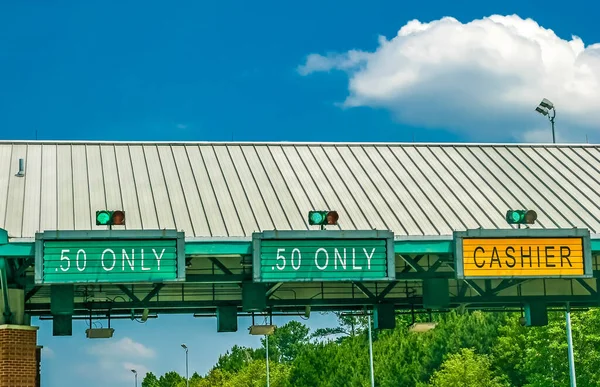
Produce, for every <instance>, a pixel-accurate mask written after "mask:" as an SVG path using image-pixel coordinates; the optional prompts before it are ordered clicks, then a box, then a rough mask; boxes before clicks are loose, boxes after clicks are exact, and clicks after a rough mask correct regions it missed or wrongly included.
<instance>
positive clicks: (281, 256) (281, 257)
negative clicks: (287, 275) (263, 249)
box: [275, 249, 285, 270]
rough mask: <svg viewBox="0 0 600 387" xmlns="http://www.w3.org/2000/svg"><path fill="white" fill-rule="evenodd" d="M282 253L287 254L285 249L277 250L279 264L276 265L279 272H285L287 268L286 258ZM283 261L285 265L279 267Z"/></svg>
mask: <svg viewBox="0 0 600 387" xmlns="http://www.w3.org/2000/svg"><path fill="white" fill-rule="evenodd" d="M280 253H285V249H277V264H276V265H275V266H276V267H277V268H278V269H279V270H283V269H284V268H285V257H284V256H283V255H281V254H280ZM280 259H281V260H283V265H282V266H281V267H279V260H280Z"/></svg>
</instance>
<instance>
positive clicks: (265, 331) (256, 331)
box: [248, 313, 277, 387]
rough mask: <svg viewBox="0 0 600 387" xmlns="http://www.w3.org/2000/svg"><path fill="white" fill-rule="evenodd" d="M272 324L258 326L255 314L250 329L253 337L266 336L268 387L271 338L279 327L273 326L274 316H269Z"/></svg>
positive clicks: (268, 384) (268, 383)
mask: <svg viewBox="0 0 600 387" xmlns="http://www.w3.org/2000/svg"><path fill="white" fill-rule="evenodd" d="M269 318H270V324H269V325H266V324H265V325H256V324H254V313H253V314H252V325H251V326H250V327H249V328H248V330H249V331H250V334H251V335H253V336H259V335H260V336H262V335H264V336H265V352H266V354H265V360H266V363H267V387H269V386H270V382H269V336H270V335H272V334H273V333H274V332H275V329H276V328H277V326H275V325H273V315H272V314H269Z"/></svg>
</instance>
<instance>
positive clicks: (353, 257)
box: [352, 247, 362, 270]
mask: <svg viewBox="0 0 600 387" xmlns="http://www.w3.org/2000/svg"><path fill="white" fill-rule="evenodd" d="M352 269H354V270H362V266H356V249H355V248H354V247H353V248H352Z"/></svg>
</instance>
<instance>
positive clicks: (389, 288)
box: [377, 281, 398, 301]
mask: <svg viewBox="0 0 600 387" xmlns="http://www.w3.org/2000/svg"><path fill="white" fill-rule="evenodd" d="M397 284H398V281H394V282H390V283H389V284H388V286H386V287H385V288H384V289H383V290H382V291H381V292H380V293H379V295H378V296H377V298H378V299H379V300H380V301H381V300H383V299H384V298H385V296H387V295H388V294H389V293H390V292H391V291H392V290H394V288H395V287H396V285H397Z"/></svg>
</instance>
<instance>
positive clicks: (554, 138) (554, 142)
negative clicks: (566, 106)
mask: <svg viewBox="0 0 600 387" xmlns="http://www.w3.org/2000/svg"><path fill="white" fill-rule="evenodd" d="M555 114H556V113H555ZM550 122H551V123H552V143H553V144H556V137H555V136H554V117H552V118H551V119H550Z"/></svg>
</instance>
